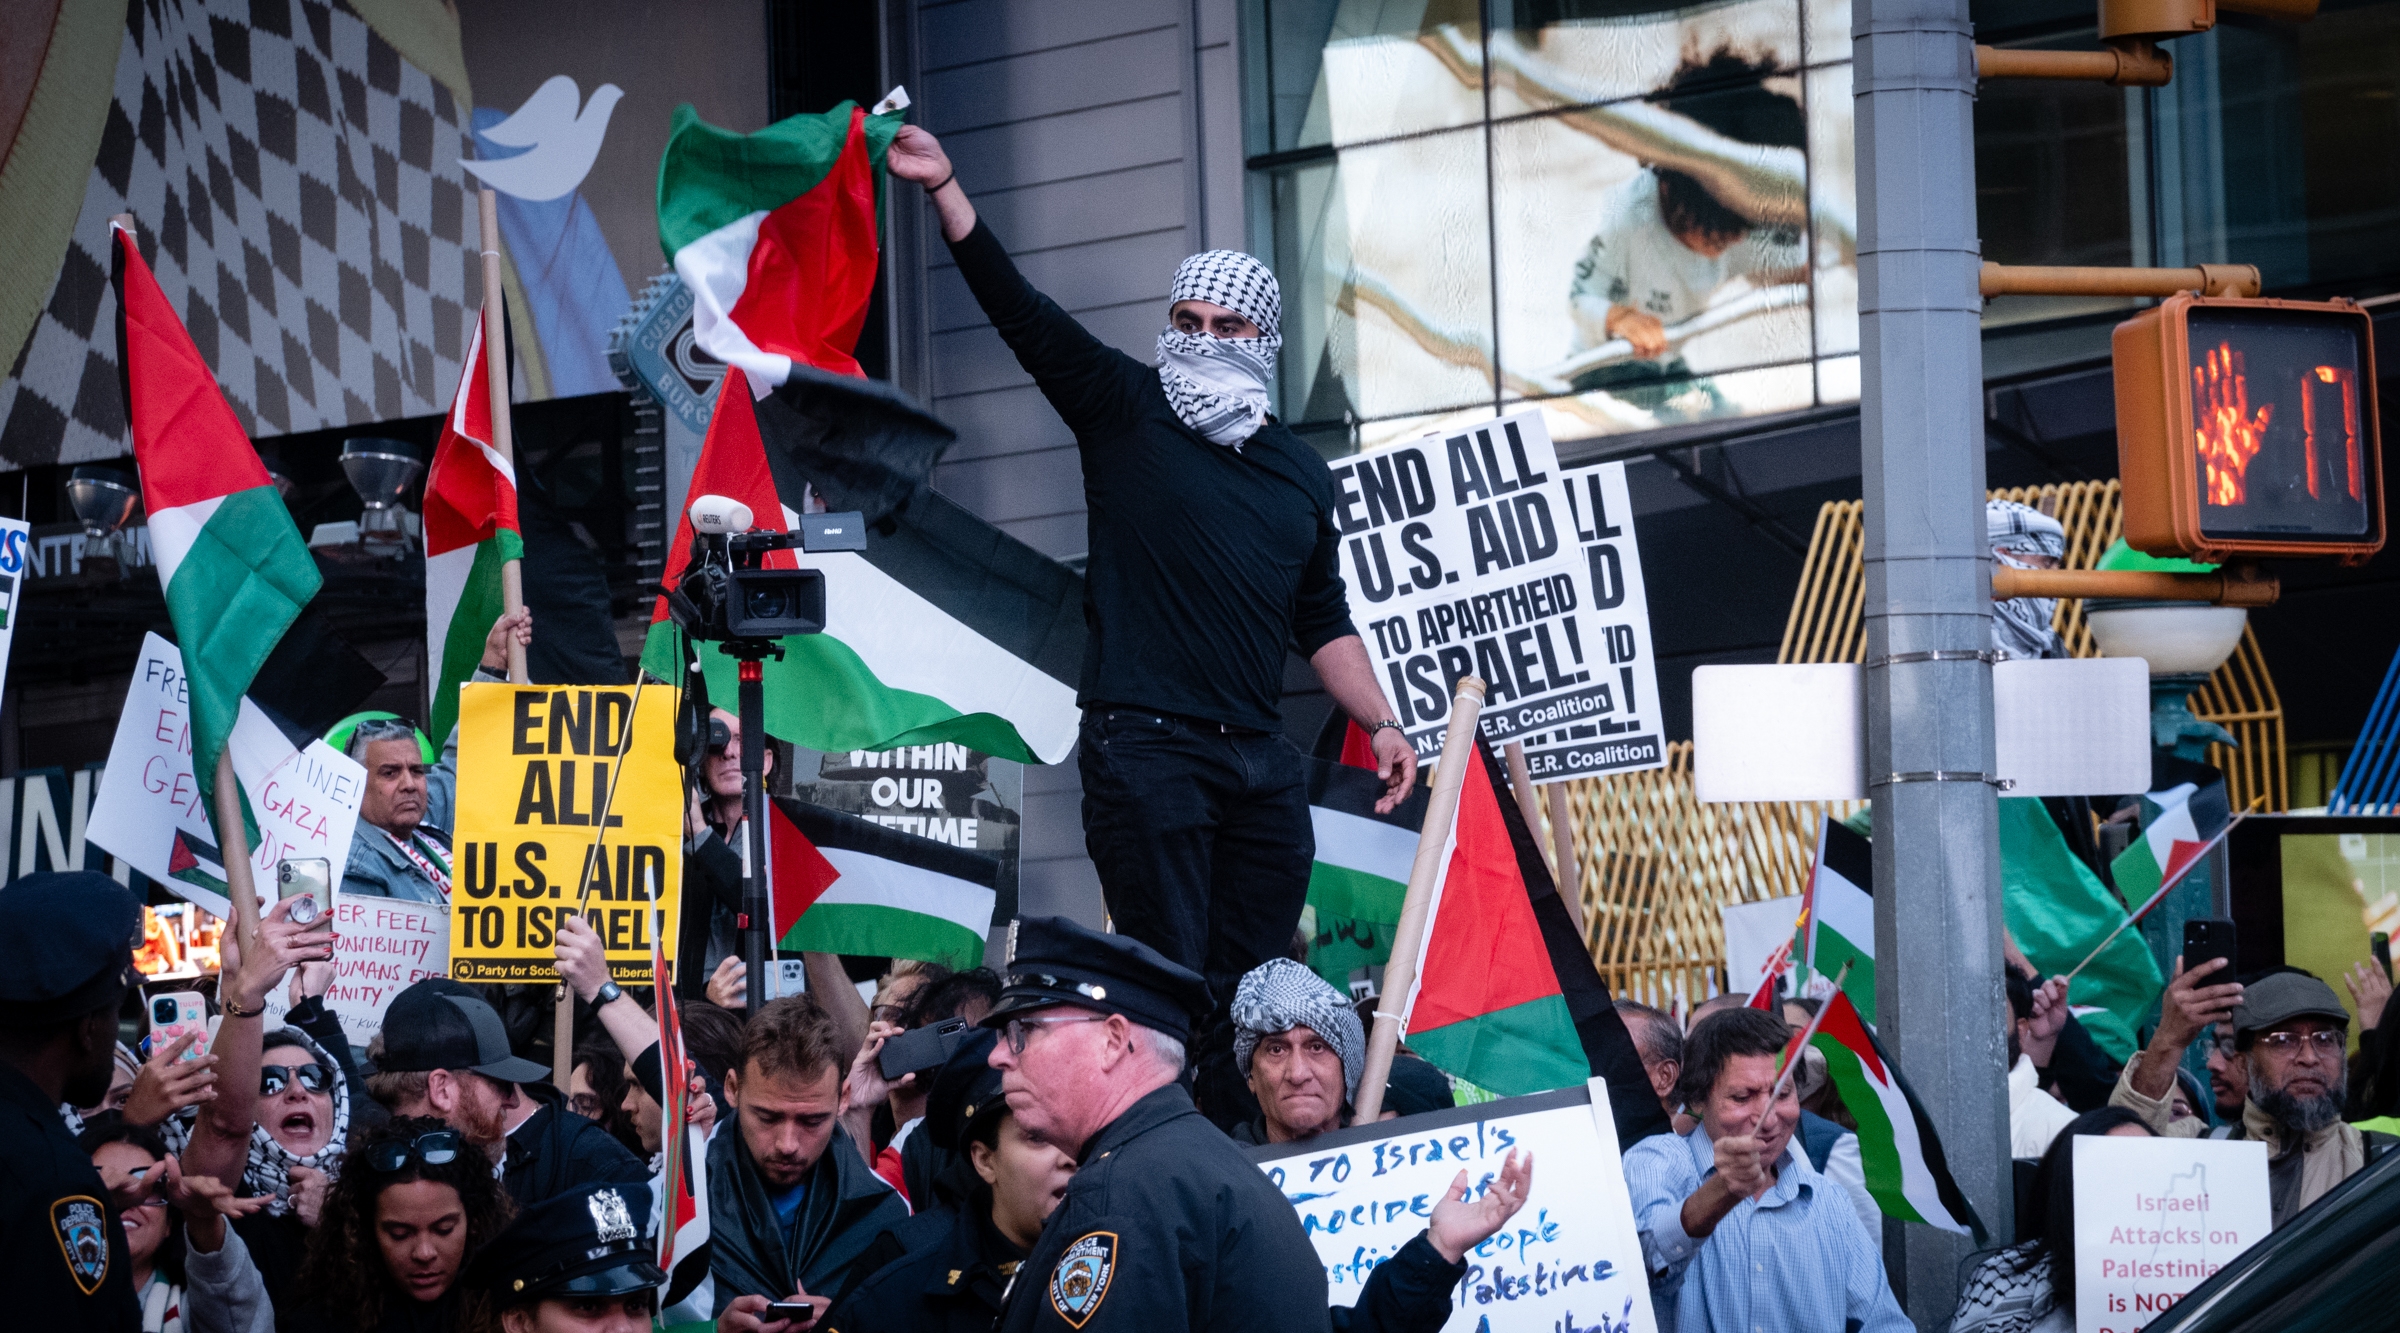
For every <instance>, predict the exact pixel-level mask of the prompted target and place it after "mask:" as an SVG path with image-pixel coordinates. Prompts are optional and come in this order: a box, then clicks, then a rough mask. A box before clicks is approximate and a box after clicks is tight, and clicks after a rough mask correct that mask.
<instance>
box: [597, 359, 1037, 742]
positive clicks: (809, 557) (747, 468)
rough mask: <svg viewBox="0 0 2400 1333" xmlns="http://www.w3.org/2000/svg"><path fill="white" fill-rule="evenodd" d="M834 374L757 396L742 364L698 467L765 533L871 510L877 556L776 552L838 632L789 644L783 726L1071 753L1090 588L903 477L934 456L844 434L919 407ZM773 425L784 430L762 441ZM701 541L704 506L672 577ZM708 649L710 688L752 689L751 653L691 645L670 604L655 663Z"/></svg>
mask: <svg viewBox="0 0 2400 1333" xmlns="http://www.w3.org/2000/svg"><path fill="white" fill-rule="evenodd" d="M829 379H830V377H826V376H822V375H816V374H814V373H813V372H806V371H803V372H799V373H798V374H797V375H796V376H795V379H794V381H793V383H792V384H790V385H787V386H786V387H785V388H784V389H783V390H779V391H778V392H777V394H776V395H775V396H774V397H771V398H768V399H766V400H764V401H758V402H754V401H753V400H752V398H751V395H750V392H749V389H748V386H747V384H746V383H745V381H744V375H743V372H742V371H740V370H738V369H736V370H731V371H728V372H727V373H726V377H725V387H724V389H723V390H721V391H720V392H719V394H718V396H717V406H716V412H715V415H714V416H713V417H712V418H711V419H710V422H709V428H708V438H707V440H706V441H705V442H704V443H703V444H702V446H701V450H700V461H699V465H698V466H697V468H696V469H695V470H694V472H693V474H692V484H691V494H692V495H693V496H694V497H698V496H702V495H709V494H717V495H725V496H729V497H731V498H733V499H736V500H740V501H741V502H742V503H744V504H746V505H748V506H749V507H750V512H751V515H752V520H753V522H754V524H755V525H756V527H757V528H758V529H760V530H767V531H788V530H790V528H791V527H792V526H793V525H794V524H796V523H797V522H798V521H799V514H798V511H799V510H800V509H801V508H802V507H803V506H804V504H805V503H806V499H805V497H806V495H807V493H808V492H809V491H811V490H812V489H813V490H814V491H815V492H816V494H817V495H818V497H819V498H820V499H822V500H823V501H824V502H825V503H826V504H827V505H828V506H829V507H831V508H834V509H836V510H846V509H854V508H855V509H860V510H861V511H862V512H865V513H866V514H867V518H868V522H869V525H870V526H869V532H868V537H867V549H866V550H865V551H863V552H854V551H834V552H819V553H813V554H803V553H800V552H792V551H777V552H772V553H770V554H769V555H768V556H767V558H766V563H767V564H768V565H769V566H770V567H776V568H800V567H809V568H814V569H818V570H821V571H822V572H823V573H824V575H825V632H824V633H822V634H806V635H795V636H793V637H791V638H788V639H785V640H783V649H784V655H783V657H782V659H781V660H770V661H768V662H767V663H765V672H766V722H767V731H768V733H769V734H771V735H774V736H777V737H780V738H781V739H784V740H787V741H793V742H796V743H798V744H800V745H804V746H807V747H808V748H810V749H813V750H823V751H827V752H839V751H844V750H888V749H892V748H894V747H896V746H901V745H927V744H931V743H933V742H935V741H955V742H958V743H960V744H963V745H965V746H967V747H968V748H969V749H973V750H979V751H981V752H983V753H985V754H993V755H999V756H1001V757H1002V758H1006V759H1015V760H1018V761H1021V762H1027V763H1045V764H1047V763H1056V762H1058V761H1059V760H1061V759H1063V758H1065V757H1066V755H1067V753H1068V751H1070V750H1072V749H1073V748H1074V745H1075V733H1076V728H1077V726H1078V724H1079V722H1080V721H1081V713H1080V711H1079V710H1078V709H1077V707H1076V704H1075V686H1074V683H1073V682H1074V681H1075V679H1076V676H1077V674H1078V672H1079V671H1080V670H1081V666H1082V659H1083V641H1084V626H1083V581H1082V579H1080V578H1078V577H1077V576H1076V575H1075V574H1074V572H1073V571H1071V570H1069V569H1067V568H1066V567H1065V566H1064V565H1061V564H1059V563H1058V562H1057V561H1055V560H1051V559H1049V558H1048V557H1046V556H1044V555H1042V554H1041V553H1040V552H1038V551H1035V550H1034V549H1033V548H1032V547H1029V546H1027V545H1025V544H1024V543H1023V542H1020V541H1017V540H1016V539H1015V538H1013V537H1010V536H1009V535H1008V534H1006V533H1004V532H1002V531H1000V530H999V529H997V528H995V527H993V526H992V525H990V524H988V523H986V522H984V521H983V520H981V519H979V518H977V517H975V516H974V515H973V514H970V513H968V512H967V511H966V510H965V509H962V508H960V507H959V506H958V505H957V504H955V503H954V502H952V501H950V500H949V499H947V498H945V497H944V496H942V495H941V494H940V493H939V492H937V491H935V490H933V489H932V488H930V487H927V486H924V485H921V484H913V485H912V484H904V483H906V482H907V480H908V476H907V474H909V473H911V472H914V473H916V474H917V475H918V476H921V475H922V472H921V470H920V467H919V464H918V463H916V462H911V463H909V464H907V465H906V466H903V467H901V468H899V469H897V470H892V469H889V468H886V467H884V466H882V465H881V464H879V463H878V462H877V461H876V460H875V458H874V457H873V455H876V454H877V453H878V452H879V451H878V449H877V448H876V446H875V445H874V443H873V436H872V435H871V433H868V434H865V435H864V437H863V438H853V437H846V436H844V435H842V434H841V433H840V428H839V427H837V426H833V425H829V424H828V421H827V418H844V419H845V423H847V422H854V421H857V420H865V421H869V422H884V421H889V420H891V419H892V418H893V417H894V416H895V415H905V414H904V413H901V412H900V409H899V408H898V407H897V406H895V403H894V400H892V399H891V398H890V397H889V395H888V393H878V392H877V391H874V390H871V389H867V388H864V387H862V388H861V389H859V390H858V391H856V392H855V394H854V393H853V391H851V390H850V389H849V387H848V384H849V383H851V382H841V383H827V380H829ZM855 383H859V384H861V385H862V386H863V385H864V382H863V381H858V382H855ZM804 393H805V394H806V395H808V396H805V397H804V396H803V394H804ZM769 422H771V423H773V424H774V426H775V435H774V436H773V437H772V438H769V437H766V436H764V435H762V432H761V426H762V423H769ZM924 438H925V432H924V431H923V430H919V431H917V432H916V433H915V435H914V436H913V437H912V438H910V439H909V440H906V441H904V442H903V443H902V444H900V445H896V446H893V447H891V448H888V449H884V450H881V451H880V452H881V453H882V454H884V455H885V456H886V457H887V459H888V456H889V455H890V454H892V453H895V452H904V451H905V450H908V449H917V450H920V451H921V450H923V449H924V448H925V447H926V446H925V445H924V444H923V443H922V441H923V439H924ZM770 446H772V447H770ZM919 457H920V458H921V463H922V467H928V468H929V467H930V466H931V459H930V457H929V456H924V455H922V453H920V455H919ZM862 473H863V474H865V475H864V478H863V480H862ZM895 492H896V493H897V494H898V495H899V496H900V498H899V499H898V501H897V502H896V503H891V504H890V507H889V509H888V511H887V512H886V513H884V514H881V515H879V514H877V513H876V512H875V509H874V507H873V506H874V505H876V504H877V503H878V501H879V499H880V498H882V497H887V496H889V495H891V494H893V493H895ZM879 517H880V518H881V519H882V521H881V522H880V523H878V522H877V521H876V520H877V519H878V518H879ZM691 544H692V530H691V519H690V515H689V514H688V513H687V514H685V515H684V516H683V517H682V518H681V519H679V520H678V523H677V526H676V537H675V543H674V545H672V546H671V547H669V548H668V552H667V567H666V577H665V579H664V580H663V581H664V582H666V583H667V584H669V585H672V584H674V583H675V582H677V581H678V580H680V579H681V578H682V577H683V571H684V568H685V566H686V565H688V564H689V562H690V556H691ZM692 650H696V651H697V653H698V656H699V659H700V662H701V664H702V666H703V667H704V668H705V670H706V672H707V676H708V689H709V696H710V697H711V698H714V699H720V700H726V699H732V698H734V697H736V682H735V664H734V660H733V659H732V658H730V657H727V656H725V655H724V654H723V653H721V652H718V651H717V650H716V649H715V648H714V647H713V646H711V645H707V644H688V645H687V643H686V641H685V640H684V637H683V635H682V634H681V633H680V632H679V631H678V629H677V627H676V626H675V624H674V622H673V621H672V620H671V619H670V618H669V617H668V614H667V606H666V599H665V598H663V597H662V598H660V599H659V601H658V604H657V606H656V608H655V610H654V611H653V613H652V617H651V625H650V636H649V640H648V642H647V643H646V644H645V646H644V648H643V651H642V665H643V666H644V667H645V668H646V669H647V670H649V671H650V672H651V674H653V675H655V676H658V677H659V678H660V679H662V680H668V681H680V680H682V679H683V676H684V670H685V667H686V664H687V663H688V662H689V660H690V659H689V658H688V657H686V656H684V654H685V653H686V652H687V651H692Z"/></svg>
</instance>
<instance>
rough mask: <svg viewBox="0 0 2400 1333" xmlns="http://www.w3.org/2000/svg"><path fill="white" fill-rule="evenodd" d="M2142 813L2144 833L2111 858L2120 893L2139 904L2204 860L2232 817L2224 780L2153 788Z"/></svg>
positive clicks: (2109, 866)
mask: <svg viewBox="0 0 2400 1333" xmlns="http://www.w3.org/2000/svg"><path fill="white" fill-rule="evenodd" d="M2142 812H2143V819H2142V836H2140V837H2138V838H2136V839H2134V840H2133V843H2132V845H2130V846H2128V847H2127V848H2126V849H2125V850H2124V851H2122V852H2119V853H2117V859H2116V860H2114V861H2111V862H2109V863H2108V873H2109V874H2110V875H2111V876H2112V877H2114V878H2115V880H2116V881H2117V892H2118V893H2119V894H2121V895H2123V896H2124V899H2125V901H2126V902H2128V903H2132V904H2134V905H2136V906H2137V907H2138V906H2139V905H2141V904H2143V903H2146V902H2148V901H2149V900H2150V898H2151V896H2152V895H2154V894H2156V893H2157V892H2158V891H2159V890H2160V889H2162V888H2166V887H2168V886H2170V885H2172V884H2174V882H2175V881H2176V880H2179V879H2181V878H2183V874H2184V872H2185V871H2187V870H2190V869H2191V868H2192V867H2193V866H2194V865H2196V864H2198V863H2199V860H2200V857H2201V855H2202V854H2203V853H2205V852H2206V851H2207V850H2208V845H2209V843H2211V842H2213V841H2215V839H2216V836H2217V835H2218V834H2219V833H2222V832H2224V831H2225V825H2226V824H2227V822H2228V821H2229V820H2230V819H2231V818H2232V809H2231V806H2230V804H2229V803H2228V802H2227V800H2226V798H2225V784H2224V783H2223V782H2212V783H2210V784H2208V785H2207V786H2205V787H2202V786H2199V785H2197V784H2194V783H2190V782H2183V783H2178V784H2176V785H2175V786H2173V787H2170V788H2168V789H2167V790H2165V791H2154V792H2151V793H2149V794H2147V795H2145V796H2143V797H2142Z"/></svg>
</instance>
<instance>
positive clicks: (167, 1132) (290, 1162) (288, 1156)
mask: <svg viewBox="0 0 2400 1333" xmlns="http://www.w3.org/2000/svg"><path fill="white" fill-rule="evenodd" d="M283 1032H285V1033H289V1034H290V1035H292V1036H294V1037H298V1038H299V1039H300V1045H301V1046H302V1047H303V1048H305V1049H306V1050H307V1051H308V1053H309V1054H310V1055H312V1056H314V1057H316V1061H317V1063H318V1064H321V1065H323V1066H325V1070H326V1072H327V1073H329V1074H331V1075H332V1076H333V1084H332V1089H331V1090H332V1093H333V1098H332V1101H333V1136H332V1137H331V1138H328V1139H327V1140H325V1146H324V1147H322V1148H319V1149H317V1150H316V1151H315V1152H313V1153H310V1154H309V1155H308V1156H306V1157H302V1156H300V1155H299V1154H297V1153H295V1152H293V1151H292V1150H291V1149H289V1148H286V1147H284V1146H283V1145H282V1144H280V1143H278V1142H276V1141H275V1136H274V1135H272V1134H270V1133H268V1132H267V1127H266V1126H265V1125H263V1124H252V1125H251V1126H250V1160H249V1161H248V1162H247V1163H246V1164H244V1166H243V1167H242V1183H241V1188H240V1189H239V1190H238V1191H237V1192H238V1193H239V1194H240V1196H241V1197H243V1198H251V1199H254V1198H258V1197H260V1196H262V1195H263V1196H266V1197H269V1198H272V1199H273V1200H274V1202H273V1203H270V1204H268V1205H267V1209H266V1210H267V1212H268V1213H269V1214H271V1215H273V1216H277V1217H281V1216H283V1215H284V1214H286V1213H289V1212H290V1211H292V1168H293V1167H295V1166H305V1167H308V1168H309V1169H311V1170H314V1171H322V1172H324V1173H325V1174H326V1175H328V1176H332V1177H337V1178H338V1177H339V1176H340V1175H341V1172H342V1154H343V1153H344V1152H345V1151H346V1150H347V1149H348V1147H349V1142H350V1083H349V1080H348V1079H345V1078H344V1077H342V1066H341V1062H340V1061H338V1060H336V1059H334V1058H333V1056H331V1055H330V1054H328V1053H327V1052H326V1050H325V1048H324V1047H323V1046H320V1045H318V1044H317V1041H316V1039H315V1038H314V1037H311V1036H309V1035H308V1034H307V1033H305V1032H302V1031H301V1030H300V1029H298V1028H285V1029H283ZM275 1035H277V1036H279V1037H280V1036H281V1035H282V1034H281V1033H278V1034H275ZM261 1101H262V1103H263V1101H264V1098H261ZM259 1109H260V1112H261V1113H262V1114H263V1113H264V1112H265V1109H266V1108H265V1107H264V1105H261V1107H260V1108H259ZM197 1114H198V1113H197V1112H196V1111H194V1110H190V1109H187V1110H184V1111H182V1112H179V1113H177V1114H175V1115H171V1116H169V1117H167V1121H166V1123H165V1124H163V1125H160V1126H159V1127H158V1128H159V1133H160V1135H161V1136H163V1137H164V1138H165V1139H166V1141H167V1150H168V1151H169V1152H172V1153H174V1154H175V1155H176V1156H178V1157H180V1156H182V1155H183V1151H184V1149H185V1148H186V1147H188V1146H190V1144H191V1139H192V1121H193V1119H194V1118H195V1117H196V1115H197Z"/></svg>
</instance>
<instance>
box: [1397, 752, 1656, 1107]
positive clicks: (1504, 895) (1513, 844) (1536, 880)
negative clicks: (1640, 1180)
mask: <svg viewBox="0 0 2400 1333" xmlns="http://www.w3.org/2000/svg"><path fill="white" fill-rule="evenodd" d="M1471 750H1472V754H1473V755H1474V759H1472V760H1471V761H1470V762H1469V763H1468V765H1467V770H1466V774H1465V777H1464V780H1463V781H1462V783H1461V785H1460V787H1459V796H1458V816H1457V819H1456V820H1455V821H1454V822H1453V823H1452V825H1451V828H1450V832H1449V837H1448V840H1447V843H1448V845H1447V846H1446V847H1445V848H1444V850H1443V856H1442V871H1441V875H1440V877H1439V878H1438V879H1437V880H1436V881H1435V883H1434V889H1433V903H1432V906H1431V908H1430V909H1429V910H1428V912H1427V914H1426V916H1427V922H1428V924H1427V928H1426V932H1425V944H1424V948H1423V951H1422V953H1421V955H1420V956H1419V959H1418V963H1417V977H1416V985H1415V988H1414V990H1413V992H1412V994H1411V996H1410V998H1409V1004H1408V1009H1407V1015H1408V1017H1407V1023H1408V1033H1407V1036H1408V1046H1409V1049H1410V1050H1412V1051H1415V1052H1416V1053H1417V1054H1419V1055H1421V1056H1423V1057H1425V1058H1426V1059H1427V1060H1430V1061H1432V1062H1433V1063H1434V1064H1435V1065H1436V1066H1438V1067H1439V1068H1440V1069H1442V1070H1443V1071H1444V1072H1446V1073H1449V1074H1453V1075H1456V1076H1457V1077H1459V1078H1462V1079H1465V1080H1466V1081H1467V1082H1469V1083H1472V1084H1474V1085H1476V1086H1477V1087H1480V1088H1489V1089H1490V1090H1492V1091H1493V1092H1496V1093H1499V1094H1501V1095H1502V1096H1518V1095H1522V1094H1525V1093H1534V1092H1545V1091H1548V1090H1549V1089H1552V1088H1563V1087H1569V1086H1572V1085H1574V1084H1578V1083H1582V1082H1584V1081H1585V1080H1587V1079H1590V1078H1593V1077H1595V1076H1597V1077H1601V1078H1604V1079H1606V1080H1607V1083H1608V1095H1609V1108H1610V1110H1611V1112H1612V1113H1613V1114H1614V1116H1615V1119H1616V1126H1617V1141H1618V1143H1619V1144H1620V1145H1621V1146H1624V1147H1631V1146H1632V1145H1633V1144H1634V1143H1636V1142H1637V1141H1639V1140H1641V1139H1643V1138H1645V1137H1647V1136H1649V1135H1650V1134H1653V1133H1658V1132H1661V1131H1664V1130H1666V1129H1667V1128H1668V1124H1667V1118H1666V1111H1665V1110H1664V1108H1662V1107H1660V1105H1659V1104H1658V1094H1657V1093H1655V1092H1654V1091H1652V1090H1651V1087H1650V1080H1649V1076H1648V1074H1647V1073H1645V1072H1644V1070H1643V1068H1642V1057H1641V1052H1640V1051H1639V1050H1637V1049H1636V1048H1635V1047H1634V1044H1633V1035H1632V1034H1631V1033H1630V1032H1628V1031H1627V1030H1626V1028H1625V1020H1624V1019H1623V1018H1622V1017H1620V1016H1619V1015H1618V1013H1617V1010H1616V1005H1615V1003H1614V1002H1613V1001H1612V1000H1611V999H1610V998H1609V993H1608V983H1606V982H1605V981H1602V980H1601V979H1600V973H1599V970H1598V969H1597V968H1595V967H1593V966H1592V957H1591V955H1590V954H1588V953H1586V952H1584V947H1583V941H1582V940H1581V939H1580V938H1578V937H1577V935H1576V933H1575V926H1574V924H1573V923H1572V922H1571V921H1569V920H1568V919H1567V905H1566V903H1565V902H1564V901H1562V900H1561V899H1560V898H1559V896H1558V890H1557V888H1556V887H1555V886H1554V885H1553V883H1552V881H1551V879H1550V870H1549V866H1548V865H1547V863H1545V862H1544V861H1543V859H1542V854H1541V850H1540V848H1539V847H1538V846H1537V845H1536V844H1535V843H1534V840H1533V835H1532V833H1531V832H1530V831H1529V830H1528V829H1527V828H1526V826H1525V817H1524V815H1523V813H1522V812H1520V811H1519V810H1518V808H1517V803H1516V802H1515V801H1513V800H1502V799H1500V795H1499V793H1500V790H1501V788H1502V786H1503V784H1504V783H1505V782H1506V781H1507V779H1506V778H1505V777H1504V776H1503V775H1502V774H1501V771H1500V763H1499V760H1497V759H1495V758H1494V757H1493V755H1492V752H1491V747H1490V746H1489V745H1488V744H1486V743H1484V742H1482V741H1481V740H1478V741H1477V743H1476V744H1475V745H1474V746H1473V747H1471Z"/></svg>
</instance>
